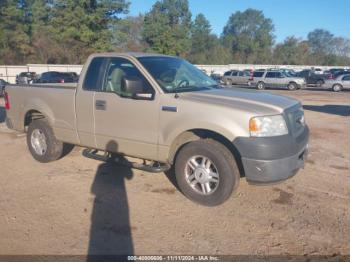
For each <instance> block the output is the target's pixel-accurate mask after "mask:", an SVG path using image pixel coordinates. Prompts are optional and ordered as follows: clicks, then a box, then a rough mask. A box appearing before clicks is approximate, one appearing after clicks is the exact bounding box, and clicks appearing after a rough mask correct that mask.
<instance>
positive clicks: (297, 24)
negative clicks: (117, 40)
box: [129, 0, 350, 43]
mask: <svg viewBox="0 0 350 262" xmlns="http://www.w3.org/2000/svg"><path fill="white" fill-rule="evenodd" d="M130 2H131V5H130V13H129V14H130V15H138V14H139V13H145V12H148V11H149V10H150V9H151V8H152V5H153V4H154V3H155V2H156V0H130ZM189 3H190V9H191V12H192V18H193V19H194V17H195V16H196V15H197V14H198V13H203V14H204V15H205V16H206V17H207V19H208V20H209V21H210V23H211V26H212V30H213V33H215V34H217V35H220V34H221V33H222V30H223V28H224V26H225V25H226V23H227V21H228V18H229V17H230V15H231V14H232V13H234V12H236V11H244V10H246V9H247V8H254V9H258V10H262V11H263V12H264V15H265V17H268V18H270V19H272V21H273V24H274V25H275V32H274V34H275V36H276V42H277V43H279V42H282V41H283V40H284V39H285V38H286V37H288V36H292V35H294V36H296V37H300V38H303V39H306V37H307V34H308V33H309V32H310V31H312V30H314V29H316V28H321V29H326V30H329V31H330V32H331V33H333V34H334V35H335V36H342V37H346V38H350V23H349V18H350V16H349V14H350V0H332V1H330V0H189Z"/></svg>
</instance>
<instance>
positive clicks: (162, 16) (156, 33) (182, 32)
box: [143, 0, 191, 55]
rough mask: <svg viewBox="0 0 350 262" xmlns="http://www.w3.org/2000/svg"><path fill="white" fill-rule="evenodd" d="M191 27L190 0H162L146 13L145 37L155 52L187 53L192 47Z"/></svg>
mask: <svg viewBox="0 0 350 262" xmlns="http://www.w3.org/2000/svg"><path fill="white" fill-rule="evenodd" d="M190 29H191V12H190V10H189V6H188V0H160V1H157V2H156V3H155V4H154V5H153V7H152V9H151V11H149V12H148V13H146V15H145V22H144V30H143V38H144V40H145V41H146V42H147V43H148V44H149V46H150V48H151V50H153V51H155V52H158V53H162V54H169V55H186V53H188V52H189V49H190V47H191V42H190Z"/></svg>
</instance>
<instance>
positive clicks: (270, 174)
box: [242, 147, 308, 184]
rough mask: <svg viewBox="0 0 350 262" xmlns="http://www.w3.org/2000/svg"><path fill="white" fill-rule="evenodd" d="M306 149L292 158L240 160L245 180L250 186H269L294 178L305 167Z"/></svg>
mask: <svg viewBox="0 0 350 262" xmlns="http://www.w3.org/2000/svg"><path fill="white" fill-rule="evenodd" d="M307 154H308V149H307V147H305V149H304V150H303V151H302V152H300V153H298V154H295V155H293V156H290V157H286V158H282V159H275V160H256V159H248V158H242V163H243V167H244V171H245V174H246V179H247V181H248V182H249V183H252V184H269V183H276V182H280V181H283V180H286V179H288V178H290V177H292V176H294V175H295V174H296V173H297V172H298V171H299V169H300V168H303V167H304V165H305V160H306V157H307Z"/></svg>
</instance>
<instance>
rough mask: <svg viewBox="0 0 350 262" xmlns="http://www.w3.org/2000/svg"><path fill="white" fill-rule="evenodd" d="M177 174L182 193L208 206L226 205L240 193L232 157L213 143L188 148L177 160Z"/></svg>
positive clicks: (199, 142)
mask: <svg viewBox="0 0 350 262" xmlns="http://www.w3.org/2000/svg"><path fill="white" fill-rule="evenodd" d="M175 173H176V181H177V184H178V186H179V188H180V190H181V191H182V193H183V194H184V195H185V196H186V197H187V198H189V199H190V200H192V201H194V202H197V203H199V204H201V205H205V206H216V205H220V204H222V203H223V202H225V201H226V200H227V199H228V198H229V197H230V196H231V194H232V192H234V191H235V190H236V189H237V187H238V184H239V179H240V174H239V170H238V168H237V164H236V161H235V159H234V157H233V155H232V153H231V152H230V151H229V150H228V149H227V148H226V147H225V146H224V145H222V144H221V143H219V142H217V141H214V140H211V139H202V140H198V141H194V142H191V143H188V144H187V145H185V146H184V147H183V148H182V149H181V151H180V152H179V153H178V155H177V157H176V161H175Z"/></svg>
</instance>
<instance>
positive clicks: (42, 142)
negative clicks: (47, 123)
mask: <svg viewBox="0 0 350 262" xmlns="http://www.w3.org/2000/svg"><path fill="white" fill-rule="evenodd" d="M30 142H31V145H32V148H33V149H34V151H35V153H36V154H38V155H40V156H42V155H44V154H45V153H46V151H47V143H46V136H45V134H44V133H43V131H42V130H40V129H35V130H33V132H32V135H31V139H30Z"/></svg>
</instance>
